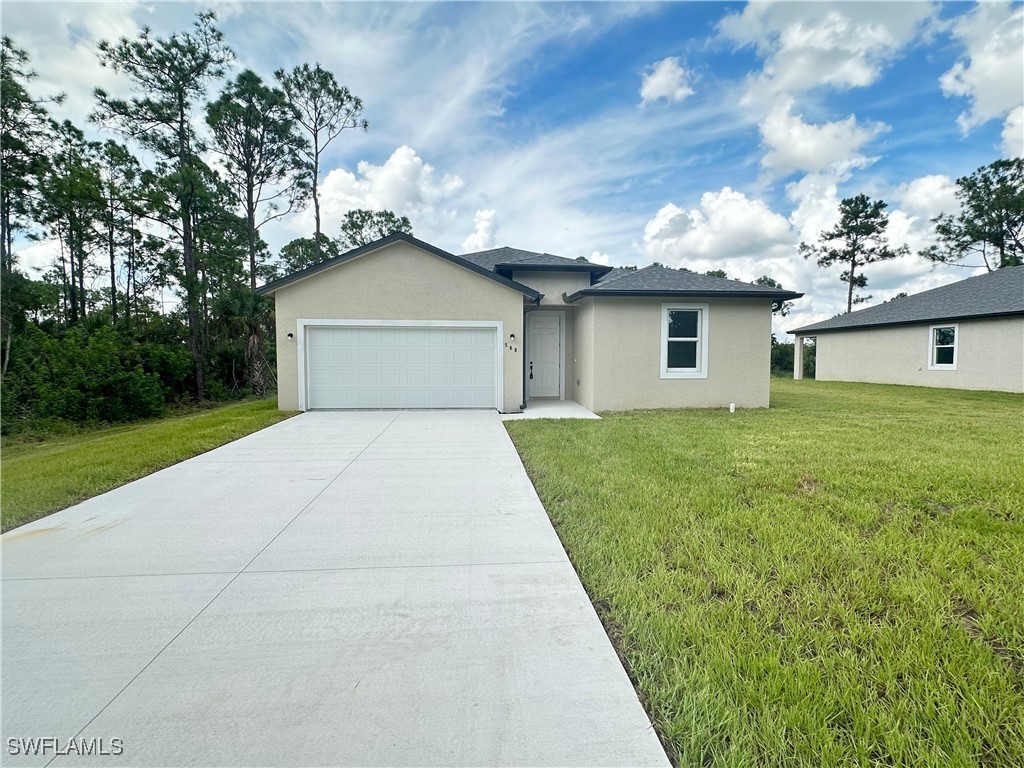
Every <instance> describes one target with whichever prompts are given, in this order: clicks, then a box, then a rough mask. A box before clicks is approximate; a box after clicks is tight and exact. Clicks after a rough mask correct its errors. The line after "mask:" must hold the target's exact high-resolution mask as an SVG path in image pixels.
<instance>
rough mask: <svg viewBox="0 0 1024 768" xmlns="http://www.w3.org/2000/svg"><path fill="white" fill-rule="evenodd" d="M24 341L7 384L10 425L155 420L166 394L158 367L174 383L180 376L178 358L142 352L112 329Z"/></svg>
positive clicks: (42, 335) (31, 337)
mask: <svg viewBox="0 0 1024 768" xmlns="http://www.w3.org/2000/svg"><path fill="white" fill-rule="evenodd" d="M20 341H21V342H22V344H21V347H20V350H19V355H18V360H17V366H16V367H13V366H12V369H13V370H12V371H11V373H13V372H14V371H17V376H16V377H15V376H12V375H8V377H7V380H6V381H5V382H4V389H5V392H4V395H5V397H4V410H5V421H6V420H9V417H11V416H15V417H18V416H21V417H31V416H42V415H45V416H46V417H48V418H56V419H67V420H69V421H107V422H123V421H131V420H132V419H138V418H145V417H147V416H156V415H158V414H159V413H160V412H161V411H162V410H163V406H164V403H165V400H166V393H165V387H164V385H163V383H162V381H161V377H160V374H159V373H158V372H156V371H154V370H152V367H153V365H154V363H155V365H156V367H164V368H166V369H167V370H168V372H169V373H171V374H172V380H173V378H174V377H176V376H177V374H178V373H179V372H180V361H175V360H173V357H174V356H173V354H171V355H170V357H168V356H167V355H164V354H154V350H153V349H140V346H139V345H135V344H132V343H126V340H125V339H124V338H122V337H121V336H120V335H119V334H118V333H117V332H116V331H114V330H113V329H111V328H109V327H100V328H96V329H94V330H92V331H90V330H89V329H87V328H85V327H82V326H76V327H74V328H71V329H69V330H68V331H67V332H66V333H65V334H64V335H63V336H60V337H54V336H49V335H47V334H46V333H44V332H43V331H40V330H38V329H34V330H33V332H31V333H29V334H26V335H25V336H23V337H22V338H21V339H20ZM140 352H143V353H144V354H140ZM159 352H166V350H159ZM144 359H145V360H146V361H147V362H148V363H149V365H150V370H148V371H147V370H146V366H144V364H143V360H144Z"/></svg>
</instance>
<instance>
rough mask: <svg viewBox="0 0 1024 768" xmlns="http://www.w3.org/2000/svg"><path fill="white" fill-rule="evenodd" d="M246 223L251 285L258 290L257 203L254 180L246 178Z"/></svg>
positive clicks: (254, 289) (254, 290)
mask: <svg viewBox="0 0 1024 768" xmlns="http://www.w3.org/2000/svg"><path fill="white" fill-rule="evenodd" d="M245 225H246V229H247V230H248V232H247V234H248V236H249V287H250V288H252V290H253V293H255V292H256V203H255V202H254V201H253V181H252V179H251V178H247V179H246V180H245Z"/></svg>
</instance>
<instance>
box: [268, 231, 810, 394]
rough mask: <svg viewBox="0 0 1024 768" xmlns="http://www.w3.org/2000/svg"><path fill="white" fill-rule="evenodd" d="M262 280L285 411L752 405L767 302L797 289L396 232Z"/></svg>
mask: <svg viewBox="0 0 1024 768" xmlns="http://www.w3.org/2000/svg"><path fill="white" fill-rule="evenodd" d="M260 292H261V293H264V294H272V295H273V296H274V299H275V303H276V307H277V368H278V402H279V405H280V407H281V408H282V409H284V410H296V409H298V410H308V409H319V408H496V409H498V410H500V411H502V412H516V411H520V410H522V408H523V407H524V406H528V404H529V401H530V400H531V399H537V398H561V399H568V400H576V401H578V402H579V403H581V404H582V405H584V406H586V407H587V408H590V409H591V410H627V409H634V408H708V407H719V406H727V405H728V404H729V403H735V404H736V405H737V406H739V407H750V408H755V407H766V406H767V405H768V387H769V369H770V359H769V358H770V343H769V340H770V337H771V323H772V319H771V318H772V303H773V302H775V301H783V300H788V299H795V298H798V297H800V296H801V295H802V294H799V293H793V292H792V291H784V290H776V289H771V288H763V287H761V286H756V285H749V284H747V283H740V282H736V281H733V280H725V279H722V278H716V277H707V276H705V275H697V274H693V273H690V272H680V271H677V270H674V269H667V268H664V267H654V266H652V267H647V268H645V269H641V270H636V271H626V270H621V269H616V270H613V269H612V268H611V267H606V266H602V265H600V264H593V263H591V262H587V261H574V260H572V259H566V258H562V257H560V256H552V255H551V254H546V253H533V252H530V251H520V250H516V249H513V248H497V249H494V250H490V251H482V252H480V253H470V254H466V255H463V256H455V255H453V254H451V253H447V252H446V251H443V250H441V249H440V248H436V247H434V246H432V245H430V244H428V243H425V242H423V241H421V240H417V239H416V238H414V237H411V236H409V235H405V234H400V233H399V234H394V235H390V236H389V237H386V238H384V239H382V240H378V241H377V242H374V243H370V244H369V245H365V246H363V247H361V248H357V249H355V250H353V251H350V252H348V253H346V254H343V255H341V256H338V257H336V258H333V259H330V260H328V261H325V262H322V263H320V264H317V265H315V266H313V267H310V268H308V269H305V270H302V271H301V272H296V273H295V274H292V275H288V276H287V277H283V278H281V279H280V280H277V281H275V282H273V283H270V284H268V285H265V286H263V288H261V289H260Z"/></svg>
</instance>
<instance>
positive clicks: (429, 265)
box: [274, 243, 524, 412]
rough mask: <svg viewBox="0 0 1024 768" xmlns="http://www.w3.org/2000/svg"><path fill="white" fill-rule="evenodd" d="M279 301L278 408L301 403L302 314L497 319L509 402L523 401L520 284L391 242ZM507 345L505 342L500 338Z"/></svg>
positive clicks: (296, 286) (286, 290)
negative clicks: (512, 340)
mask: <svg viewBox="0 0 1024 768" xmlns="http://www.w3.org/2000/svg"><path fill="white" fill-rule="evenodd" d="M274 298H275V304H276V307H277V377H278V396H277V399H278V407H279V408H281V409H282V410H295V409H297V408H298V407H299V397H298V388H299V378H298V377H299V374H298V361H297V352H296V349H297V346H296V342H295V341H294V340H293V339H289V338H288V334H289V333H293V334H295V333H297V330H298V323H297V321H298V320H299V319H332V320H348V319H352V320H373V319H383V320H486V321H495V320H500V321H502V322H503V323H504V334H505V339H506V340H507V339H508V335H509V334H510V333H514V334H515V335H516V344H515V348H516V349H517V351H516V352H513V351H512V350H511V349H509V348H507V347H506V348H505V349H504V355H505V358H504V408H503V410H504V411H506V412H509V411H516V410H518V409H519V405H520V404H521V403H522V402H523V380H522V371H523V368H522V365H523V354H524V349H523V346H522V342H523V338H524V337H523V303H524V301H523V300H524V297H523V295H522V294H521V293H519V292H518V291H516V290H514V289H512V288H507V287H505V286H503V285H501V284H499V283H497V282H494V281H493V280H489V279H488V278H486V277H482V276H481V275H478V274H476V273H474V272H471V271H470V270H468V269H465V268H463V267H460V266H458V265H455V264H452V263H450V262H448V261H445V260H444V259H442V258H440V257H438V256H434V255H433V254H431V253H427V252H426V251H422V250H420V249H419V248H416V247H414V246H412V245H409V244H407V243H394V244H392V245H389V246H386V247H384V248H381V249H379V250H376V251H371V252H370V253H367V254H365V255H363V256H360V257H359V258H356V259H353V260H352V261H349V262H345V263H344V264H339V265H338V266H336V267H332V268H329V269H326V270H324V271H322V272H318V273H317V274H315V275H313V276H311V277H309V278H307V279H305V280H301V281H299V282H296V283H292V284H291V285H286V286H284V287H283V288H281V289H280V290H278V291H277V292H276V293H275V294H274ZM503 346H504V344H503Z"/></svg>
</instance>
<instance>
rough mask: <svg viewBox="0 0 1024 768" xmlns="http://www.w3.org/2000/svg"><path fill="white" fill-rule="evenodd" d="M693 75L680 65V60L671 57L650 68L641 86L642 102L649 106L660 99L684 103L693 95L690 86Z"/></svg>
mask: <svg viewBox="0 0 1024 768" xmlns="http://www.w3.org/2000/svg"><path fill="white" fill-rule="evenodd" d="M690 80H691V73H690V72H687V71H686V70H685V69H683V67H682V66H681V65H680V64H679V59H677V58H676V57H674V56H669V57H668V58H666V59H662V60H661V61H659V62H658V63H657V64H654V65H653V66H652V67H649V68H648V70H647V71H646V72H645V73H644V79H643V83H642V84H641V85H640V102H641V103H642V104H649V103H652V102H655V101H658V100H659V99H664V100H665V101H668V102H676V101H682V100H683V99H685V98H686V97H687V96H691V95H693V88H692V87H691V86H690Z"/></svg>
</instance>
